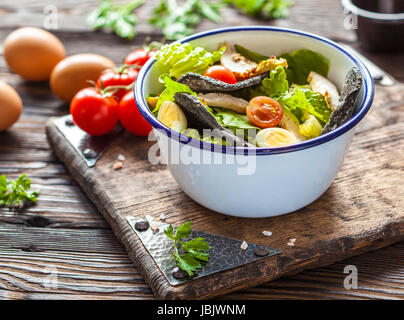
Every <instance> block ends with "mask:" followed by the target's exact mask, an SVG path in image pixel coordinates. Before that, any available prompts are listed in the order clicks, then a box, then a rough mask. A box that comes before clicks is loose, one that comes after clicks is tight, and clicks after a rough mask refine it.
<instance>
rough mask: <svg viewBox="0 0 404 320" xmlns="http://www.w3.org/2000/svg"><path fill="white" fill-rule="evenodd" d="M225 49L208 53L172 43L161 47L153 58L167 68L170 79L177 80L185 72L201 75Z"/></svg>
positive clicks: (186, 44) (196, 48)
mask: <svg viewBox="0 0 404 320" xmlns="http://www.w3.org/2000/svg"><path fill="white" fill-rule="evenodd" d="M225 50H226V48H225V47H223V48H220V49H219V50H218V51H213V52H209V51H207V50H205V49H204V48H201V47H195V48H194V47H193V46H192V45H191V44H190V43H188V42H187V43H184V44H181V43H172V44H169V45H165V46H163V47H162V48H161V49H160V51H158V53H157V54H156V56H155V58H156V59H157V60H158V61H159V62H160V63H161V64H163V65H164V66H166V67H168V68H169V74H170V76H172V77H175V78H177V79H178V78H179V77H180V76H182V75H183V74H185V73H187V72H195V73H203V72H204V71H205V70H206V69H207V68H208V67H209V66H211V65H212V64H214V63H215V62H216V61H219V60H220V58H221V57H222V55H223V53H224V51H225Z"/></svg>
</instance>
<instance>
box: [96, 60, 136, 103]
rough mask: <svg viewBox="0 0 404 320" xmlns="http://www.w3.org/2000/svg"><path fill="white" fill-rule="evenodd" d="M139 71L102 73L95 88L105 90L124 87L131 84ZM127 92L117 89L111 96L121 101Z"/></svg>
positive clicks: (108, 71) (126, 69) (124, 69)
mask: <svg viewBox="0 0 404 320" xmlns="http://www.w3.org/2000/svg"><path fill="white" fill-rule="evenodd" d="M138 73H139V71H138V70H136V69H133V68H121V70H112V69H109V70H107V71H105V72H103V73H102V74H101V75H100V77H99V78H98V80H97V87H98V88H99V89H107V88H109V87H111V86H122V87H126V86H129V85H130V84H132V83H133V82H134V81H135V80H136V77H137V75H138ZM126 92H128V90H125V89H118V90H117V91H116V92H115V93H113V96H114V97H116V98H117V100H118V101H119V100H121V99H122V97H123V96H124V95H125V93H126Z"/></svg>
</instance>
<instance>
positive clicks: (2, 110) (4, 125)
mask: <svg viewBox="0 0 404 320" xmlns="http://www.w3.org/2000/svg"><path fill="white" fill-rule="evenodd" d="M21 112H22V101H21V98H20V96H19V95H18V93H17V92H16V91H15V90H14V89H13V88H12V87H10V86H9V85H8V84H7V83H5V82H3V81H0V131H4V130H6V129H8V128H10V127H11V126H12V125H13V124H14V123H15V122H17V120H18V118H19V117H20V115H21Z"/></svg>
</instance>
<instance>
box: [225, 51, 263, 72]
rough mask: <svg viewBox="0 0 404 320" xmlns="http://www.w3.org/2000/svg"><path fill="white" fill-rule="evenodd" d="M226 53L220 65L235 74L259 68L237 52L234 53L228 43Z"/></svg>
mask: <svg viewBox="0 0 404 320" xmlns="http://www.w3.org/2000/svg"><path fill="white" fill-rule="evenodd" d="M224 45H225V46H226V51H225V52H224V53H223V55H222V58H221V59H220V63H221V64H222V65H223V66H224V67H226V68H227V69H229V70H231V71H232V72H233V73H234V74H236V75H237V74H243V73H245V72H248V71H249V70H252V69H254V68H255V67H257V64H256V63H255V62H254V61H251V60H248V59H247V58H246V57H244V56H242V55H241V54H239V53H238V52H236V51H233V50H232V49H231V47H230V45H229V44H228V43H225V44H224Z"/></svg>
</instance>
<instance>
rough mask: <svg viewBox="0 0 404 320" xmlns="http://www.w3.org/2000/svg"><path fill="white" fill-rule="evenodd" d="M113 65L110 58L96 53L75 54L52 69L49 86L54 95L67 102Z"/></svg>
mask: <svg viewBox="0 0 404 320" xmlns="http://www.w3.org/2000/svg"><path fill="white" fill-rule="evenodd" d="M114 67H115V64H114V63H113V62H112V61H111V60H109V59H108V58H105V57H103V56H100V55H98V54H91V53H82V54H76V55H74V56H70V57H67V58H66V59H64V60H62V61H60V62H59V63H58V65H57V66H56V67H55V68H54V69H53V71H52V74H51V78H50V86H51V88H52V91H53V93H54V94H55V95H56V96H58V97H59V98H60V99H62V100H64V101H66V102H69V101H70V100H71V99H72V98H73V97H74V95H75V94H76V93H77V92H78V91H79V90H80V89H83V88H87V87H91V86H92V85H91V83H90V82H91V81H94V82H96V81H97V79H98V77H99V75H100V74H101V73H102V72H103V71H104V70H106V69H109V68H114ZM89 81H90V82H89Z"/></svg>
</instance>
